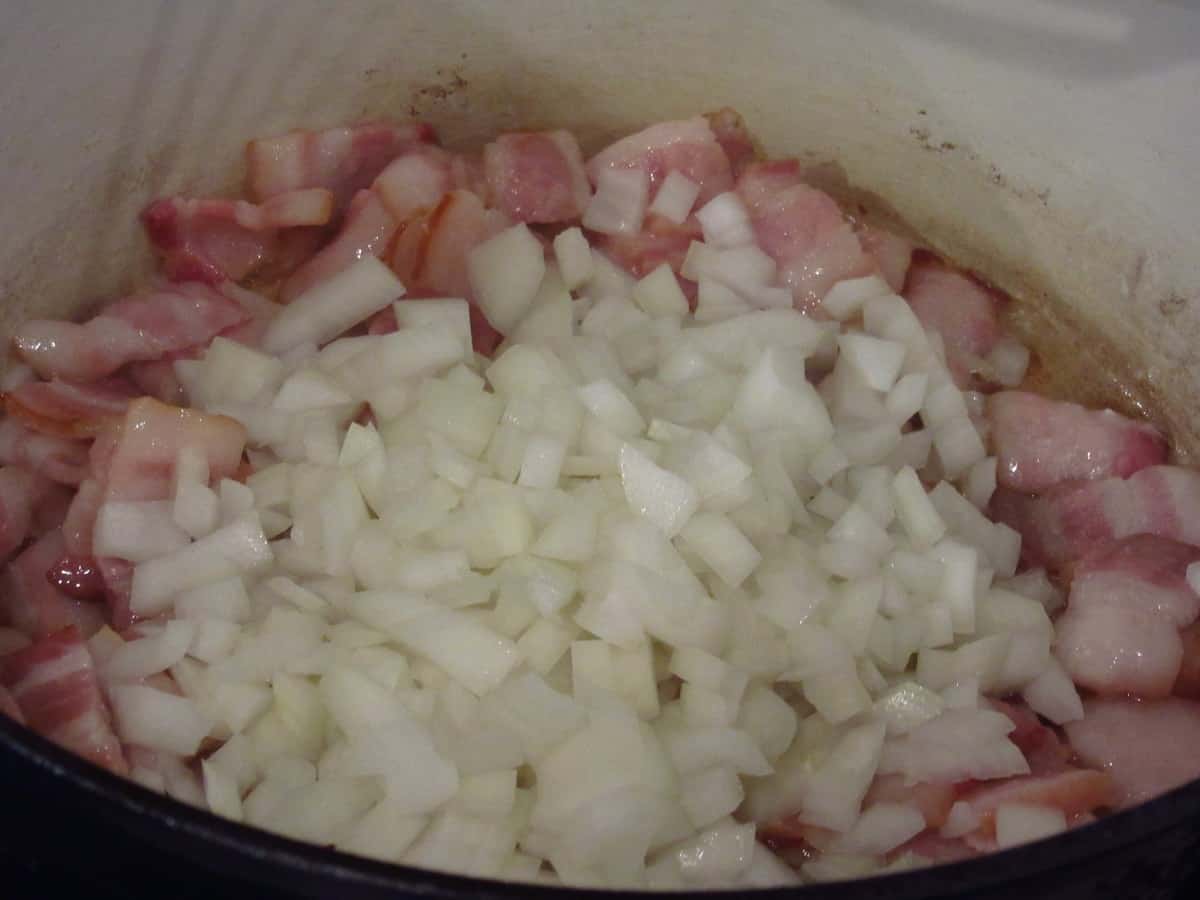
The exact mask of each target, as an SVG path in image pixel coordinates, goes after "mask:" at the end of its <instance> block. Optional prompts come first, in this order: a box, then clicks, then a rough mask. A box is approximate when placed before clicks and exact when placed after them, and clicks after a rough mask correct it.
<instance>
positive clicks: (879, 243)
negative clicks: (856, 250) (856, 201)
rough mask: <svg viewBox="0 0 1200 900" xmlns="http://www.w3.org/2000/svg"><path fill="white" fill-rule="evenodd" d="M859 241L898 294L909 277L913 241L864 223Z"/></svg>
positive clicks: (860, 229) (859, 231)
mask: <svg viewBox="0 0 1200 900" xmlns="http://www.w3.org/2000/svg"><path fill="white" fill-rule="evenodd" d="M858 242H859V243H860V244H862V248H863V252H864V253H866V254H867V255H868V256H869V257H871V260H872V261H873V262H874V264H875V269H876V271H878V272H879V274H880V275H881V276H882V277H883V280H884V281H886V282H887V283H888V287H890V288H891V289H892V290H893V291H895V292H896V293H897V294H898V293H900V292H901V291H902V290H904V282H905V280H906V279H907V278H908V267H909V266H910V265H911V264H912V256H913V249H914V247H913V242H912V241H910V240H908V238H902V237H900V235H898V234H896V233H894V232H891V231H888V230H887V229H884V228H877V227H875V226H873V225H863V226H861V227H860V228H859V229H858Z"/></svg>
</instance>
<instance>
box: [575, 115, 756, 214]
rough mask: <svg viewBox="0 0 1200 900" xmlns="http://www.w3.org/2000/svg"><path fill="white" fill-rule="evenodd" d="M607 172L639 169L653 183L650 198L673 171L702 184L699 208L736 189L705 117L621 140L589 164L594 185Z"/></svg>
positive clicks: (662, 124) (666, 124)
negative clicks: (609, 170) (606, 170)
mask: <svg viewBox="0 0 1200 900" xmlns="http://www.w3.org/2000/svg"><path fill="white" fill-rule="evenodd" d="M605 169H640V170H641V171H643V172H645V173H646V175H647V177H648V178H649V181H650V196H651V197H653V196H654V192H655V190H656V189H657V187H658V185H659V184H661V183H662V180H663V179H664V178H666V177H667V175H669V174H670V173H671V172H678V173H679V174H680V175H684V176H686V177H687V178H689V179H691V180H692V181H694V182H695V183H696V184H698V185H700V196H699V197H698V198H697V200H696V203H697V205H702V204H704V203H707V202H708V201H709V200H711V199H712V198H713V197H715V196H716V195H717V194H721V193H724V192H725V191H728V190H730V189H731V188H732V187H733V172H732V171H731V169H730V166H729V158H728V157H727V156H726V155H725V151H724V150H723V149H722V147H721V144H720V143H718V142H717V136H716V135H715V134H714V133H713V129H712V127H711V126H710V125H709V123H708V122H707V121H705V120H704V118H702V117H700V116H697V117H696V118H694V119H685V120H683V121H679V122H660V123H659V124H657V125H651V126H650V127H649V128H646V129H644V130H642V131H639V132H638V133H637V134H631V135H629V136H628V137H624V138H621V140H619V141H617V142H616V143H615V144H611V145H609V146H608V147H606V148H605V149H603V150H601V151H600V152H599V153H597V154H596V155H595V156H593V157H592V158H591V159H589V160H588V162H587V173H588V177H589V178H590V179H591V181H592V184H595V183H596V180H597V179H598V178H599V176H600V173H601V172H603V171H604V170H605Z"/></svg>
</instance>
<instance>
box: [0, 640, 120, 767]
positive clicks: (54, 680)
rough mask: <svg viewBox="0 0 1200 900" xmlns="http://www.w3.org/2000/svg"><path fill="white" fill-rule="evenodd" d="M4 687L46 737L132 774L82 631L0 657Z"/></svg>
mask: <svg viewBox="0 0 1200 900" xmlns="http://www.w3.org/2000/svg"><path fill="white" fill-rule="evenodd" d="M0 685H2V686H3V687H5V688H7V689H8V691H9V692H10V693H11V695H12V698H13V699H14V700H15V701H16V703H17V706H18V707H19V708H20V710H21V713H22V715H23V716H24V718H25V721H26V723H27V724H28V725H29V727H30V728H32V729H33V730H34V731H35V732H37V733H38V734H40V735H42V737H45V738H47V739H49V740H51V741H54V742H55V743H56V744H58V745H60V746H62V747H65V748H66V749H68V750H71V751H72V752H74V753H76V754H78V755H79V756H82V757H83V758H84V759H87V760H90V761H91V762H94V763H96V764H97V765H99V766H103V767H104V768H106V769H108V770H109V771H111V772H115V773H117V774H118V775H125V774H128V771H129V767H128V765H127V764H126V762H125V756H124V753H123V752H122V751H121V744H120V742H119V741H118V740H117V736H116V734H115V733H114V732H113V728H112V715H111V713H110V712H109V709H108V707H107V706H106V705H105V702H104V698H103V696H102V695H101V693H100V685H99V681H98V679H97V676H96V667H95V665H94V663H93V662H92V656H91V654H90V653H89V652H88V648H87V645H86V644H85V643H84V641H83V635H81V634H80V633H79V630H78V629H77V628H74V627H67V628H64V629H62V630H61V631H57V632H55V633H54V634H52V635H49V636H47V637H44V638H42V639H41V640H39V641H37V642H36V643H34V644H31V645H29V646H28V647H26V648H24V649H22V650H17V651H16V652H14V653H10V654H8V655H7V656H2V657H0Z"/></svg>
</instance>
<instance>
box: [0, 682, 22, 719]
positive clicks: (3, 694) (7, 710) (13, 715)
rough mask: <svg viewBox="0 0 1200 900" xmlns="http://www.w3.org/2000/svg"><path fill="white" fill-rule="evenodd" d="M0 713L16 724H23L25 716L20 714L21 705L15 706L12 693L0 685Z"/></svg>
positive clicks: (15, 702)
mask: <svg viewBox="0 0 1200 900" xmlns="http://www.w3.org/2000/svg"><path fill="white" fill-rule="evenodd" d="M0 714H2V715H6V716H8V717H9V718H10V719H12V720H13V721H14V722H16V723H17V724H18V725H24V724H25V717H24V716H23V715H21V707H19V706H17V701H16V700H14V699H13V695H12V694H10V693H9V692H8V688H6V687H0Z"/></svg>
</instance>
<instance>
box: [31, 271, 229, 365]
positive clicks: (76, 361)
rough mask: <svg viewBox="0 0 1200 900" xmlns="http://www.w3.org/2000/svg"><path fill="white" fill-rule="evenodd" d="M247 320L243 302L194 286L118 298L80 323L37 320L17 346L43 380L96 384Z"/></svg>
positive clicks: (206, 286) (197, 343)
mask: <svg viewBox="0 0 1200 900" xmlns="http://www.w3.org/2000/svg"><path fill="white" fill-rule="evenodd" d="M249 318H250V317H249V315H248V313H247V312H246V310H245V309H244V308H243V307H242V306H241V304H239V303H237V302H235V301H234V300H231V299H230V298H229V297H227V296H225V295H224V294H223V293H220V292H218V291H216V290H214V289H213V288H211V287H210V286H208V285H205V284H199V283H196V282H192V283H188V284H178V285H170V286H168V287H162V288H158V289H155V290H149V291H145V292H142V293H138V294H134V295H132V296H130V297H126V298H124V299H122V300H118V301H117V302H116V303H113V304H112V305H110V306H107V307H105V308H104V310H103V311H101V312H100V314H99V315H97V316H96V317H95V318H93V319H91V320H90V321H88V322H85V323H83V324H82V325H79V324H76V323H74V322H57V321H50V320H46V319H34V320H32V321H29V322H26V323H25V324H24V325H22V326H21V327H20V328H19V329H18V330H17V334H16V337H15V339H14V342H15V344H16V348H17V352H18V353H19V354H20V355H21V357H22V358H23V359H24V360H25V361H26V362H27V363H29V365H30V366H32V367H33V368H34V369H35V370H36V371H37V372H38V374H40V375H41V376H42V377H44V378H61V379H65V380H71V381H94V380H96V379H98V378H103V377H104V376H106V375H111V374H112V373H113V372H115V371H117V370H118V369H120V368H121V367H122V366H124V365H125V364H127V363H131V362H135V361H138V360H148V359H162V358H163V357H166V356H168V355H171V354H174V353H178V352H180V351H184V350H187V349H189V348H192V347H197V346H203V345H205V344H207V343H208V342H209V341H211V340H212V339H213V338H214V337H215V336H216V335H218V334H220V333H221V332H223V331H225V330H226V329H228V328H233V327H234V326H236V325H239V324H241V323H242V322H245V321H247V320H248V319H249Z"/></svg>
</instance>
